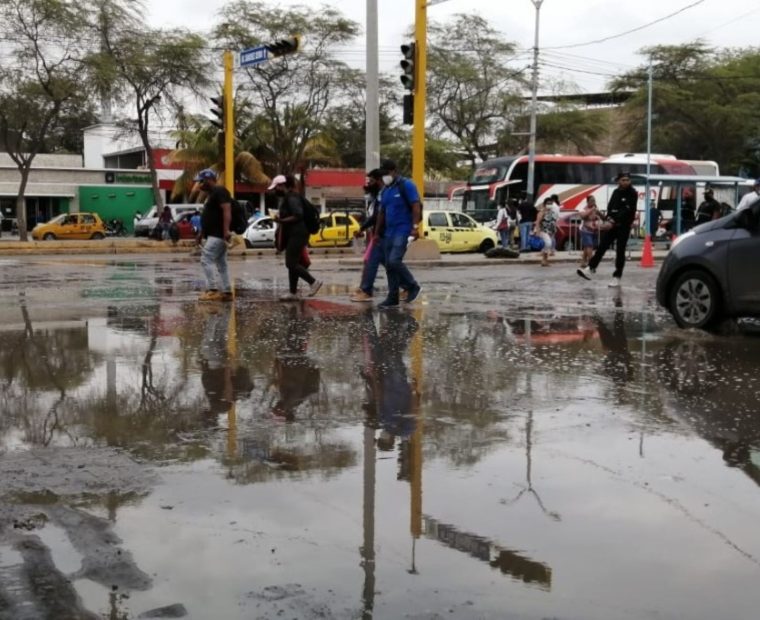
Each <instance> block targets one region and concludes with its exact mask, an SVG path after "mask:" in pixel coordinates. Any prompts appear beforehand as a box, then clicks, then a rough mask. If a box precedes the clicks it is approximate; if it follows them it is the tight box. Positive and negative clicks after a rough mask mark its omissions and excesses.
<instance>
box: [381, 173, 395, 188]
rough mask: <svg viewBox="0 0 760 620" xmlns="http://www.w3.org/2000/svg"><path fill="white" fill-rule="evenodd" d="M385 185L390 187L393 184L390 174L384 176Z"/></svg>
mask: <svg viewBox="0 0 760 620" xmlns="http://www.w3.org/2000/svg"><path fill="white" fill-rule="evenodd" d="M383 183H384V184H385V185H390V184H391V183H393V177H392V176H391V175H390V174H386V175H383Z"/></svg>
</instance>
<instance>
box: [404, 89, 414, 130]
mask: <svg viewBox="0 0 760 620" xmlns="http://www.w3.org/2000/svg"><path fill="white" fill-rule="evenodd" d="M403 120H404V125H414V95H404V118H403Z"/></svg>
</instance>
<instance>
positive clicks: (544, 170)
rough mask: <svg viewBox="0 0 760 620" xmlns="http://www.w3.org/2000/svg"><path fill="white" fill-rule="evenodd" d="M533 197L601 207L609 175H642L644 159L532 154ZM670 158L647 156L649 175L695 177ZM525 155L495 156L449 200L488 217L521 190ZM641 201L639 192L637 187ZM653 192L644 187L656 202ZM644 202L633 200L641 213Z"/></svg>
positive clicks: (611, 186)
mask: <svg viewBox="0 0 760 620" xmlns="http://www.w3.org/2000/svg"><path fill="white" fill-rule="evenodd" d="M535 161H536V167H535V185H534V187H533V196H534V201H535V203H536V204H540V203H541V202H543V200H544V199H545V198H548V197H549V196H551V195H553V194H557V196H559V199H560V203H561V204H562V209H563V210H567V211H574V210H575V209H576V208H577V207H578V205H580V204H581V203H583V202H584V201H585V200H586V198H587V197H588V196H590V195H592V194H593V195H594V196H595V197H596V202H597V204H598V205H600V207H602V209H603V208H604V205H606V204H607V201H608V200H609V197H610V195H611V194H612V192H613V191H614V190H615V188H616V187H617V183H616V182H615V177H616V176H617V175H618V173H620V172H628V173H630V174H645V173H646V172H647V163H646V155H642V154H636V153H625V154H617V155H612V156H610V157H602V156H598V155H536V160H535ZM692 163H693V162H686V161H682V160H678V159H676V158H675V157H674V156H672V155H652V156H651V164H650V165H651V168H650V172H651V174H678V175H689V174H696V171H695V169H694V167H693V165H692ZM527 178H528V156H527V155H520V156H513V157H499V158H496V159H490V160H488V161H485V162H483V163H482V164H480V165H479V166H478V167H477V169H476V170H475V172H474V173H473V175H472V177H470V180H469V181H468V182H467V184H466V185H460V186H456V187H454V188H452V189H451V191H450V192H449V200H451V201H453V202H456V201H457V200H461V207H462V211H465V212H467V213H470V214H471V215H472V216H473V217H475V219H477V220H480V221H489V220H491V219H493V217H494V214H495V211H496V209H497V207H498V205H501V204H506V201H507V200H508V199H510V198H519V197H520V196H521V194H522V193H523V192H527ZM638 190H639V192H640V194H641V197H642V198H643V197H644V191H645V188H644V187H643V186H642V187H638ZM657 191H658V190H657V189H656V188H650V192H652V198H653V199H655V200H656V199H657ZM643 209H644V200H641V201H639V210H642V211H643Z"/></svg>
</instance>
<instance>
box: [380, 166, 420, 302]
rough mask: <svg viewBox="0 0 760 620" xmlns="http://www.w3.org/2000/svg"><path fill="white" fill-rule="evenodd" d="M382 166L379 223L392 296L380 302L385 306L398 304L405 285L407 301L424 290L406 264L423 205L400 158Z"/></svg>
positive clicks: (389, 293) (417, 236) (416, 232)
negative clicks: (399, 165)
mask: <svg viewBox="0 0 760 620" xmlns="http://www.w3.org/2000/svg"><path fill="white" fill-rule="evenodd" d="M380 169H381V170H382V172H383V184H384V185H385V189H384V190H383V193H382V195H381V197H380V215H379V216H378V223H377V226H378V229H379V230H380V231H382V235H383V248H384V260H385V271H386V273H387V274H388V296H387V297H386V298H385V300H384V301H383V302H381V303H380V305H379V308H381V309H383V310H385V309H388V308H396V307H398V305H399V290H400V289H401V288H402V287H403V288H404V289H405V290H407V291H408V293H407V296H406V302H407V303H412V302H413V301H414V300H415V299H417V297H418V296H419V294H420V291H421V290H422V287H421V286H420V285H419V284H417V281H416V280H415V279H414V276H413V275H412V274H411V272H410V271H409V268H408V267H407V266H406V265H405V264H404V254H406V248H407V245H408V244H409V238H410V237H412V238H413V239H417V238H419V235H420V230H419V226H420V221H421V220H422V205H421V203H420V195H419V192H418V191H417V187H416V186H415V185H414V183H413V182H412V181H411V180H410V179H407V178H405V177H402V176H401V175H399V173H398V170H397V167H396V162H394V161H393V160H390V159H386V160H383V162H382V163H381V165H380Z"/></svg>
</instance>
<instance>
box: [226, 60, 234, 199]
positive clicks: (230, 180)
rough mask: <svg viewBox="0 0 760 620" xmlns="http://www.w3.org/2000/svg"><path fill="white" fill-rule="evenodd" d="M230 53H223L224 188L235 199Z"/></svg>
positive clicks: (231, 62)
mask: <svg viewBox="0 0 760 620" xmlns="http://www.w3.org/2000/svg"><path fill="white" fill-rule="evenodd" d="M234 65H235V63H234V62H233V59H232V52H231V51H229V50H227V51H226V52H224V187H226V188H227V190H228V191H229V192H230V194H232V196H233V198H234V197H235V101H234V92H233V88H232V72H233V70H234Z"/></svg>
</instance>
